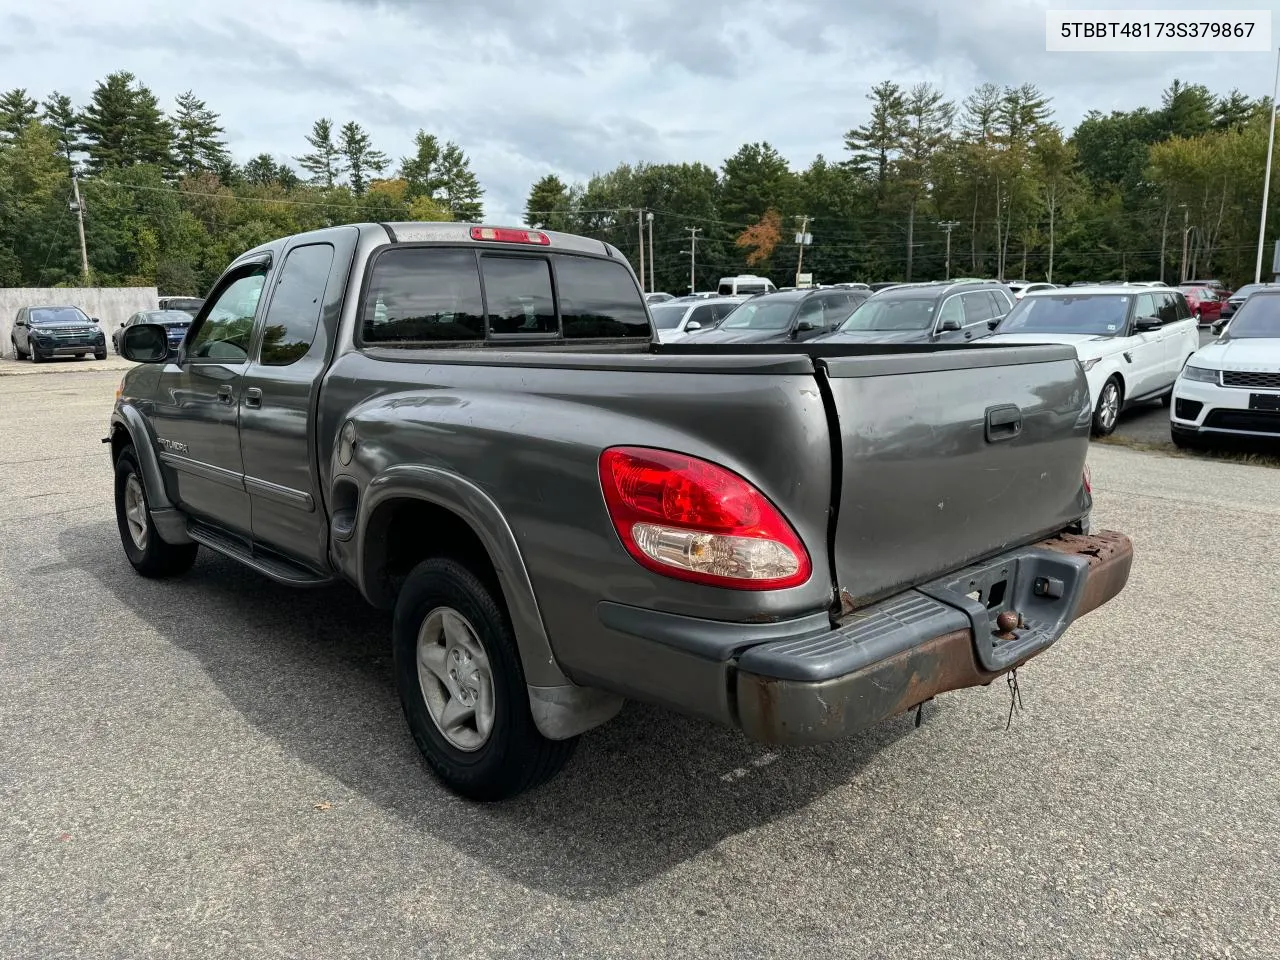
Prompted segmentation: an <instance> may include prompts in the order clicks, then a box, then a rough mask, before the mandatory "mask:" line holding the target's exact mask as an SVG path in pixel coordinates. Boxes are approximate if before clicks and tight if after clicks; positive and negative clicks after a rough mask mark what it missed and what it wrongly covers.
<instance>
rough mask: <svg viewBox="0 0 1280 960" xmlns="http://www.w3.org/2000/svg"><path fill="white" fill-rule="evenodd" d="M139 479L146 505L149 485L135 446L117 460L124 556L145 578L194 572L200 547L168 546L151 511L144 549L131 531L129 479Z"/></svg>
mask: <svg viewBox="0 0 1280 960" xmlns="http://www.w3.org/2000/svg"><path fill="white" fill-rule="evenodd" d="M131 476H133V477H137V479H138V483H139V484H140V485H141V488H142V497H143V501H144V505H145V504H147V503H149V501H147V499H146V497H147V485H146V482H145V481H144V480H143V478H142V471H140V470H139V469H138V459H137V455H136V454H135V453H134V451H133V447H131V446H129V447H125V448H124V449H123V450H122V451H120V456H119V457H117V458H116V526H117V527H118V528H119V529H120V543H121V545H122V546H123V547H124V554H125V556H126V557H128V558H129V562H130V563H131V564H133V569H135V570H137V571H138V573H140V574H142V575H143V576H144V577H151V578H154V579H162V578H164V577H176V576H180V575H181V574H184V573H186V572H187V571H188V570H190V569H191V565H192V564H193V563H195V562H196V551H197V550H199V546H198V545H197V544H194V543H167V542H166V541H164V540H161V539H160V534H159V532H158V531H157V530H156V525H155V524H154V523H153V522H152V521H151V512H150V510H149V509H147V510H145V511H144V520H145V522H146V539H145V544H144V546H143V547H139V546H138V545H137V544H136V543H135V542H134V540H133V535H132V534H131V533H130V532H129V521H128V518H127V517H126V515H125V487H126V486H127V485H128V483H129V478H130V477H131Z"/></svg>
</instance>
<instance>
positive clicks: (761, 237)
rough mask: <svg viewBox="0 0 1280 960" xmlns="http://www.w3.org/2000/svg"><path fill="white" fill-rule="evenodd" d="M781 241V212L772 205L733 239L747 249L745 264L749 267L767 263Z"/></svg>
mask: <svg viewBox="0 0 1280 960" xmlns="http://www.w3.org/2000/svg"><path fill="white" fill-rule="evenodd" d="M781 242H782V214H780V213H778V211H777V210H775V209H774V208H773V207H770V208H769V209H768V210H766V211H765V212H764V216H762V217H761V218H760V219H759V220H757V221H756V222H755V223H753V224H752V225H751V226H749V227H747V229H745V230H743V231H742V232H741V233H740V234H738V239H737V240H735V241H734V243H736V244H737V245H738V246H739V247H742V248H743V249H745V250H746V251H747V265H748V266H751V267H757V266H759V265H760V264H762V263H767V262H768V261H769V258H770V257H772V256H773V251H774V250H775V249H776V248H777V246H778V244H779V243H781Z"/></svg>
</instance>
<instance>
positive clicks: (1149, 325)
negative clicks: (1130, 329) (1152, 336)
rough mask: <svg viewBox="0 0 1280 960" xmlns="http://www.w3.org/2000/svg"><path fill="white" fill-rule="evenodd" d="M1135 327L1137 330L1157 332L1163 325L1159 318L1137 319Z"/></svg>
mask: <svg viewBox="0 0 1280 960" xmlns="http://www.w3.org/2000/svg"><path fill="white" fill-rule="evenodd" d="M1137 326H1138V329H1139V330H1159V329H1160V327H1161V326H1163V324H1162V323H1161V322H1160V318H1159V317H1139V318H1138V324H1137Z"/></svg>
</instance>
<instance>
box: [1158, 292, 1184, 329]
mask: <svg viewBox="0 0 1280 960" xmlns="http://www.w3.org/2000/svg"><path fill="white" fill-rule="evenodd" d="M1179 299H1181V298H1180V297H1179V296H1178V295H1177V294H1176V293H1160V294H1156V297H1155V300H1156V316H1157V317H1159V318H1160V322H1161V323H1173V322H1174V321H1175V320H1180V319H1181V317H1180V316H1179V314H1178V300H1179Z"/></svg>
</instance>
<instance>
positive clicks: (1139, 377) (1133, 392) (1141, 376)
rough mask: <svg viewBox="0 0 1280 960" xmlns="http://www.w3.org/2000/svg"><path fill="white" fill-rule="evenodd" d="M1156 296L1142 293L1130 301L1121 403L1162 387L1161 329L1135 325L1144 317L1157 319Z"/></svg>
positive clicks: (1164, 361)
mask: <svg viewBox="0 0 1280 960" xmlns="http://www.w3.org/2000/svg"><path fill="white" fill-rule="evenodd" d="M1159 296H1160V295H1159V294H1153V293H1142V294H1139V295H1138V296H1137V297H1135V298H1134V306H1133V318H1132V320H1131V321H1130V327H1129V336H1128V337H1127V338H1125V347H1124V355H1125V360H1126V361H1127V362H1126V364H1125V366H1124V367H1123V368H1122V370H1123V371H1124V373H1125V381H1126V383H1125V399H1126V400H1127V399H1129V398H1132V397H1140V396H1144V395H1145V394H1148V393H1153V392H1155V391H1157V390H1159V389H1160V388H1161V387H1162V386H1164V384H1165V378H1166V370H1167V369H1168V366H1169V361H1168V358H1167V357H1166V356H1165V343H1164V339H1165V333H1164V330H1163V328H1162V327H1157V328H1156V329H1154V330H1139V329H1138V321H1139V320H1140V319H1142V318H1144V317H1156V318H1157V319H1159V317H1160V304H1159V303H1158V302H1157V297H1159Z"/></svg>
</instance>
